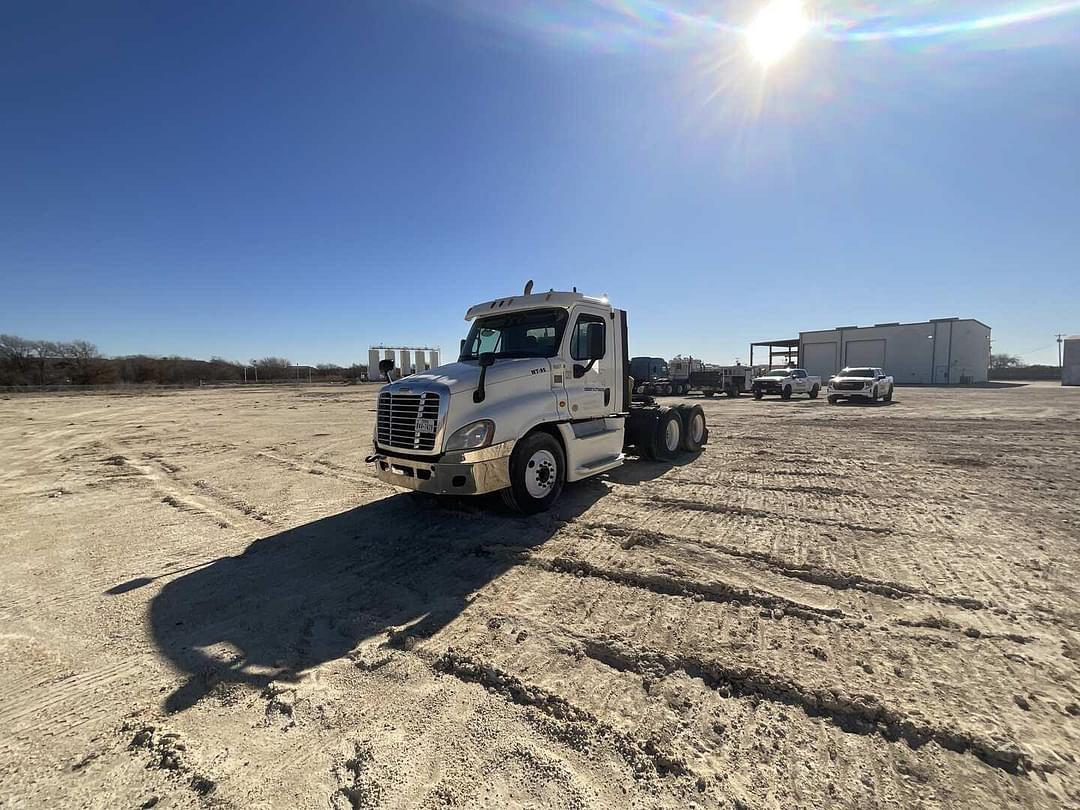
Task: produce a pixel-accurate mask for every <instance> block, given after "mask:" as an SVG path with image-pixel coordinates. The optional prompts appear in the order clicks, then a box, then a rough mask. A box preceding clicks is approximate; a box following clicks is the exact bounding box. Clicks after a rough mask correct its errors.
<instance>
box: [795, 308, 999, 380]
mask: <svg viewBox="0 0 1080 810" xmlns="http://www.w3.org/2000/svg"><path fill="white" fill-rule="evenodd" d="M799 365H800V366H802V367H803V368H805V369H806V370H807V371H808V372H809V373H810V374H819V375H821V377H822V378H823V379H825V378H828V377H831V376H832V375H833V374H835V373H836V372H838V371H839V370H840V369H842V368H845V367H847V366H877V367H880V368H883V369H885V373H886V374H891V375H892V376H893V377H894V379H895V380H896V382H897V383H902V384H904V383H907V384H911V383H914V384H918V383H924V384H936V385H960V384H964V383H979V382H986V381H987V370H988V369H989V367H990V327H989V326H987V325H986V324H984V323H982V322H981V321H977V320H975V319H974V318H933V319H931V320H929V321H921V322H919V323H879V324H875V325H874V326H840V327H837V328H835V329H827V330H822V331H817V332H800V333H799Z"/></svg>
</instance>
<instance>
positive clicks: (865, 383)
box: [828, 366, 893, 405]
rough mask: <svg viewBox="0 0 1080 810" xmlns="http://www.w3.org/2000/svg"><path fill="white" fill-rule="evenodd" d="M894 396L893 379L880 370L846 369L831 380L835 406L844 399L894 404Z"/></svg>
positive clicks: (830, 402) (831, 396) (832, 399)
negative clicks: (881, 401)
mask: <svg viewBox="0 0 1080 810" xmlns="http://www.w3.org/2000/svg"><path fill="white" fill-rule="evenodd" d="M892 395H893V378H892V377H891V376H889V375H888V374H886V373H885V372H884V371H883V370H882V369H880V368H870V367H866V366H862V367H858V368H845V369H844V370H843V371H841V372H840V373H839V374H837V375H836V376H835V377H831V378H830V379H829V391H828V397H829V404H830V405H835V404H836V403H837V402H839V401H840V400H842V399H862V400H866V401H868V402H877V401H878V399H883V400H885V401H886V402H892Z"/></svg>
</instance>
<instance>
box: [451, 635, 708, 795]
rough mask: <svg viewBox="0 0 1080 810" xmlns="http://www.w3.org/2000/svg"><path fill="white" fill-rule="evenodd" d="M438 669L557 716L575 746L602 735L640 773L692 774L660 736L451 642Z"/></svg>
mask: <svg viewBox="0 0 1080 810" xmlns="http://www.w3.org/2000/svg"><path fill="white" fill-rule="evenodd" d="M430 664H431V666H432V668H433V669H434V670H435V671H436V672H441V673H443V674H445V675H451V676H453V677H455V678H457V679H458V680H460V681H463V682H465V683H476V684H479V685H481V686H483V687H484V688H485V689H487V690H488V691H489V692H491V693H492V694H495V695H498V696H499V697H501V698H503V699H504V700H507V701H508V702H511V703H514V704H517V705H519V706H522V707H525V708H526V709H536V710H538V711H539V712H541V713H543V714H544V715H546V716H547V717H548V718H550V719H551V720H552V721H554V722H555V724H556V726H557V728H556V735H555V736H556V737H557V738H558V739H559V740H560V741H561V742H563V743H564V744H568V745H570V747H572V748H574V749H576V750H579V751H580V750H583V749H587V748H588V747H589V746H590V742H594V741H596V740H603V741H606V742H608V743H610V744H612V745H613V747H614V749H615V750H616V751H618V753H619V754H620V755H621V756H622V757H623V758H624V760H625V761H626V763H627V764H628V765H630V767H631V768H633V770H634V772H635V774H637V775H638V776H639V777H679V776H687V775H691V771H690V768H689V766H688V765H687V763H686V760H685V759H684V758H682V757H681V756H679V755H678V754H677V753H676V752H675V751H674V750H673V749H672V747H671V746H670V745H669V744H667V743H665V742H663V741H661V740H659V739H656V738H648V739H642V738H638V737H635V736H633V735H630V734H627V733H625V732H622V731H618V730H616V729H615V728H614V727H612V726H611V725H609V724H608V723H606V722H604V721H602V720H600V719H599V718H597V717H596V715H594V714H592V713H591V712H589V711H586V710H585V709H582V708H580V707H578V706H576V705H574V704H573V703H571V702H570V701H568V700H566V699H565V698H563V697H561V696H559V695H557V694H555V693H553V692H551V691H549V690H547V689H544V688H542V687H540V686H538V685H536V684H530V683H527V682H525V681H523V680H521V679H520V678H518V677H517V676H515V675H513V674H511V673H509V672H506V671H505V670H503V669H500V668H499V667H497V666H495V665H494V664H492V663H491V662H489V661H485V660H484V659H482V658H478V657H475V656H473V655H470V654H469V653H466V652H459V651H457V650H455V649H453V648H449V649H447V650H446V652H444V653H442V654H441V655H439V656H438V657H437V658H435V660H434V661H432V662H430Z"/></svg>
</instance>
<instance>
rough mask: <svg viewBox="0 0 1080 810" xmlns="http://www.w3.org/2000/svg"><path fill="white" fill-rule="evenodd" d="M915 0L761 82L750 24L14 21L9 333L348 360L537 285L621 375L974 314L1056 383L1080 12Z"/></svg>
mask: <svg viewBox="0 0 1080 810" xmlns="http://www.w3.org/2000/svg"><path fill="white" fill-rule="evenodd" d="M900 5H903V6H904V7H905V8H908V7H910V8H912V9H917V10H918V12H919V13H918V14H917V15H916V14H915V13H914V12H912V13H910V14H908V15H907V16H905V15H902V14H901V15H896V14H894V15H892V16H886V15H883V14H882V13H880V12H878V13H875V14H874V15H873V16H870V15H869V13H868V12H867V11H866V9H867V8H868V6H867V5H866V4H860V5H859V6H847V7H845V6H841V5H837V4H836V3H835V2H833V3H831V4H829V5H818V6H814V5H811V4H808V6H807V9H808V12H809V13H810V14H811V15H812V16H813V17H814V19H815V20H816V21H817V22H818V23H819V25H818V26H817V27H816V28H815V29H814V30H812V31H811V33H810V34H809V35H808V36H807V37H806V38H805V39H804V40H803V41H802V42H800V43H799V45H798V46H797V48H796V50H795V51H794V52H792V53H791V54H789V56H788V57H787V58H786V59H785V60H784V61H782V62H781V63H779V64H777V65H774V66H772V67H771V68H770V69H769V70H768V71H764V70H763V69H762V68H761V67H760V66H758V65H756V64H754V63H753V62H752V60H750V59H749V57H748V55H747V53H746V49H745V44H744V42H743V38H742V36H741V35H740V33H739V31H738V29H739V28H740V27H741V26H744V25H745V24H746V23H747V22H748V21H749V20H750V19H751V18H752V16H753V14H754V12H755V8H756V6H755V4H753V3H749V2H740V3H726V4H725V3H704V2H697V3H685V2H684V3H678V4H668V5H660V4H657V3H640V2H635V1H634V0H618V1H617V2H616V0H596V2H584V0H583V1H582V2H545V0H531V1H529V0H524V1H519V2H512V1H511V0H505V2H503V1H501V0H500V2H495V0H492V1H491V2H489V3H485V2H482V0H459V1H458V2H434V0H431V1H430V2H427V1H425V0H415V1H410V0H400V1H399V2H341V1H340V0H335V1H334V2H311V3H287V2H281V3H279V2H260V3H254V2H248V3H239V2H222V3H197V2H196V3H176V2H171V3H166V2H145V1H144V2H130V3H126V2H125V3H119V2H114V3H110V2H96V3H84V2H75V3H53V2H48V1H47V0H36V1H35V2H22V1H17V2H9V3H5V4H3V6H2V7H0V111H2V115H0V117H2V124H0V331H4V332H13V333H16V334H21V335H23V336H26V337H43V338H55V339H67V338H75V337H80V338H86V339H88V340H91V341H94V342H95V343H97V344H98V346H99V347H100V348H101V349H102V351H104V352H105V353H107V354H127V353H135V352H146V353H150V354H183V355H189V356H199V357H208V356H210V355H212V354H213V355H221V356H225V357H230V358H235V359H248V358H251V357H254V356H259V357H261V356H264V355H268V354H275V355H284V356H287V357H289V358H290V359H291V360H293V361H294V362H301V363H315V362H325V361H335V362H342V363H348V362H352V361H356V360H360V361H363V360H364V359H365V358H366V349H367V347H368V345H369V344H371V343H375V342H388V343H408V344H418V343H434V344H441V345H442V347H443V349H444V351H451V352H452V351H455V350H456V346H457V339H458V338H459V337H460V336H462V335H464V333H465V324H464V322H463V321H462V320H461V317H462V315H463V313H464V311H465V309H466V308H467V307H468V306H469V305H471V304H473V303H476V302H478V301H480V300H484V299H487V298H492V297H496V296H501V295H505V294H508V293H514V292H517V291H519V290H520V289H521V287H522V285H523V284H524V282H525V281H526V280H527V279H529V278H532V279H535V281H536V286H537V287H538V288H542V289H546V288H548V287H556V288H569V287H570V286H574V285H576V286H577V287H578V288H579V289H581V290H584V291H587V292H595V293H601V292H604V293H608V294H609V295H610V296H611V298H612V300H613V302H615V303H616V304H617V305H619V306H623V307H625V308H627V309H628V310H629V311H630V324H631V350H632V352H633V353H635V354H637V353H641V354H654V355H663V356H668V357H670V356H672V355H674V354H676V353H678V352H682V353H691V354H694V355H695V356H701V357H705V358H706V359H708V360H712V361H716V362H731V361H732V360H734V358H735V357H741V358H743V359H745V356H746V352H747V349H746V346H747V344H748V343H749V341H751V340H756V339H765V338H776V337H787V336H793V335H795V334H797V332H798V331H799V330H800V329H814V328H826V327H831V326H836V325H841V324H844V325H846V324H855V323H859V324H869V323H874V322H880V321H895V320H901V321H907V320H922V319H925V318H930V317H942V316H951V315H959V316H962V317H976V318H979V319H980V320H983V321H984V322H986V323H989V324H990V325H991V326H992V327H993V329H994V348H995V350H1000V351H1009V352H1012V353H1020V354H1022V355H1023V356H1024V357H1025V359H1027V360H1029V361H1032V362H1035V361H1055V360H1056V345H1055V344H1054V341H1053V334H1054V333H1055V332H1068V333H1076V332H1080V314H1078V313H1080V309H1078V307H1077V304H1078V302H1080V148H1078V147H1077V144H1078V143H1080V48H1078V47H1077V46H1078V45H1080V7H1078V6H1077V4H1075V3H1073V4H1068V3H1066V4H1064V5H1060V6H1055V7H1053V8H1049V7H1043V8H1042V10H1041V12H1040V10H1039V7H1037V6H1031V7H1018V6H1017V5H1016V4H1009V5H1008V6H1006V5H1005V4H1002V3H998V4H997V5H994V3H993V2H989V0H988V2H984V3H980V4H973V3H970V2H953V3H922V4H900ZM1018 8H1020V9H1021V10H1027V11H1030V12H1032V15H1031V16H1033V17H1038V16H1039V14H1040V13H1042V14H1044V15H1045V16H1044V18H1042V19H1011V18H1010V19H1007V20H1001V19H998V20H996V21H994V20H993V19H992V21H991V23H990V24H985V23H984V24H982V25H980V24H979V23H978V22H977V21H978V20H979V19H980V18H982V19H984V20H985V19H986V18H988V17H989V18H993V16H994V15H995V14H998V13H1000V12H1002V11H1003V10H1008V11H1011V12H1013V13H1015V12H1016V10H1017V9H1018ZM860 10H861V11H860ZM973 21H975V22H974V24H972V22H973ZM920 32H922V33H920Z"/></svg>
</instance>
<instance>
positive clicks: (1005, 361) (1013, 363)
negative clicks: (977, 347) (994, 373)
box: [990, 352, 1024, 369]
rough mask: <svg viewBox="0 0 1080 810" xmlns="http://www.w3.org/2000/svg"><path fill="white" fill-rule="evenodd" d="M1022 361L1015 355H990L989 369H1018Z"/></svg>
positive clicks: (1022, 363)
mask: <svg viewBox="0 0 1080 810" xmlns="http://www.w3.org/2000/svg"><path fill="white" fill-rule="evenodd" d="M1023 365H1024V361H1023V360H1022V359H1021V358H1019V357H1017V356H1016V355H1015V354H1005V353H1004V352H1002V353H1001V354H992V355H990V368H993V369H999V368H1020V367H1021V366H1023Z"/></svg>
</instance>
